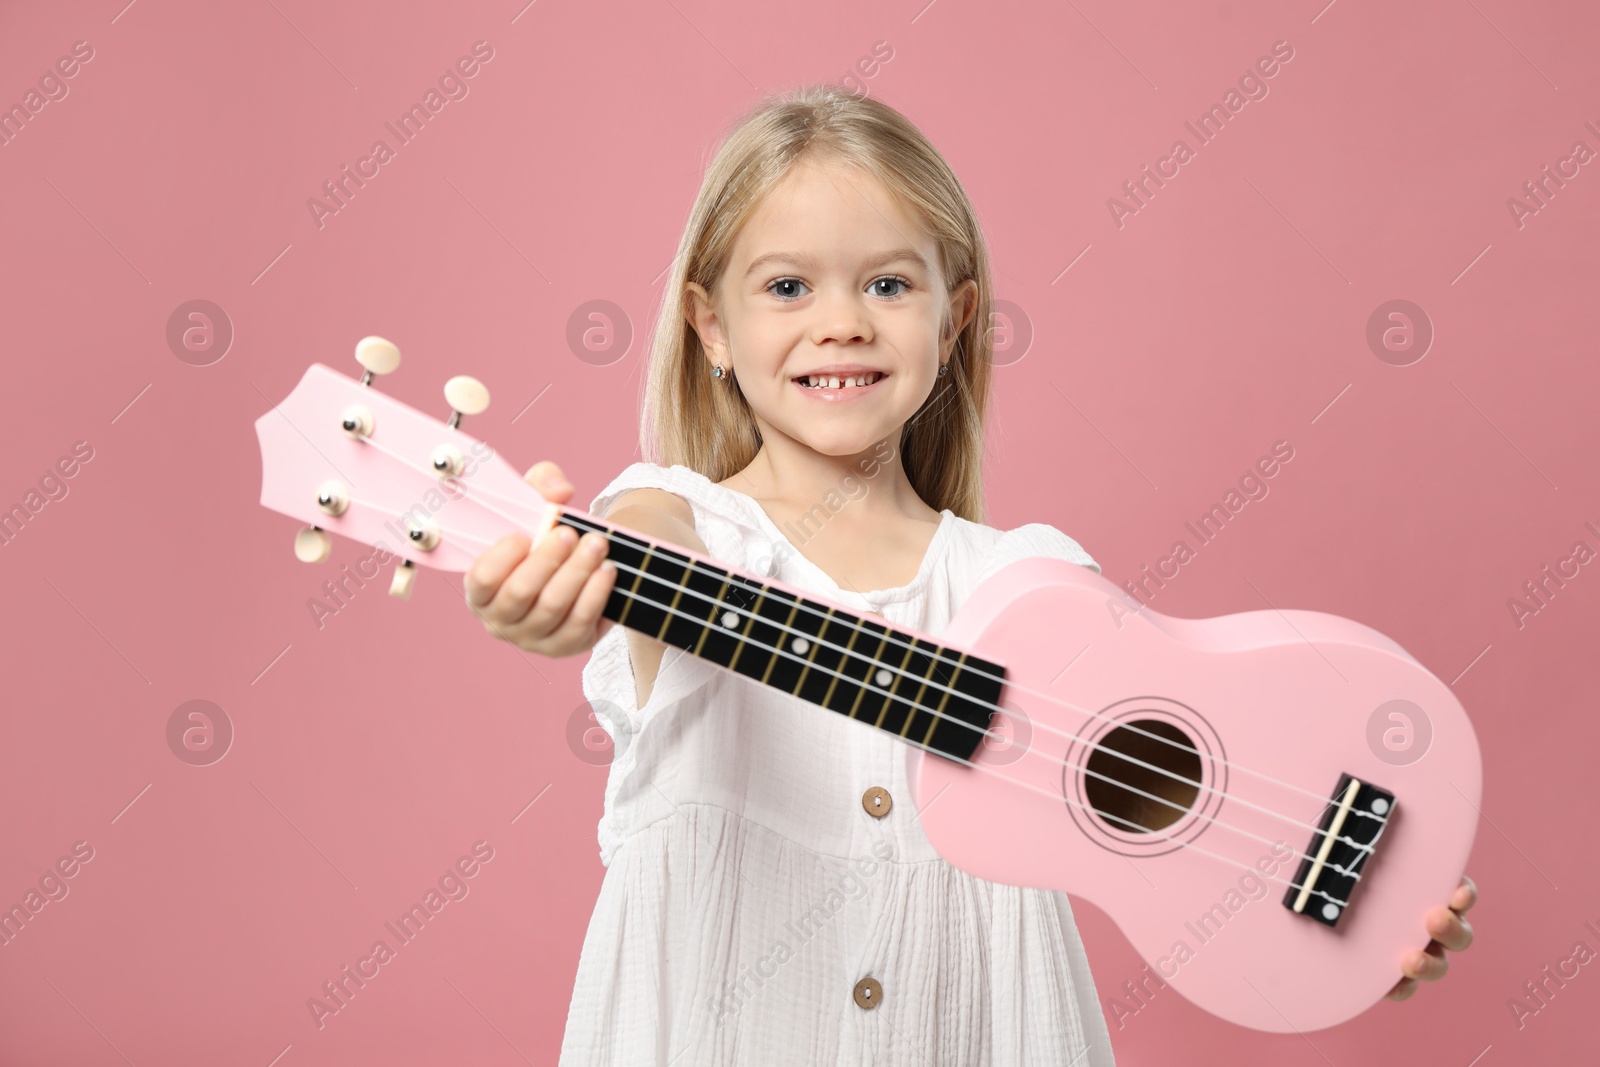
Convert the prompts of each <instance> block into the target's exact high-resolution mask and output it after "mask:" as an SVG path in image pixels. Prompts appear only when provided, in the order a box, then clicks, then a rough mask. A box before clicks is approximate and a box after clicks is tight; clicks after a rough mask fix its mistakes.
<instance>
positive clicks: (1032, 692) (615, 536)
mask: <svg viewBox="0 0 1600 1067" xmlns="http://www.w3.org/2000/svg"><path fill="white" fill-rule="evenodd" d="M366 440H367V441H368V442H369V443H374V444H375V442H372V441H371V438H366ZM379 447H380V448H381V447H382V446H379ZM384 451H385V452H387V453H388V454H389V455H391V456H392V457H393V458H394V459H396V460H397V461H399V462H401V463H404V464H406V465H408V466H412V467H413V468H414V469H418V470H420V471H421V472H422V473H425V474H429V473H430V472H428V470H427V469H426V468H417V467H416V465H415V464H411V463H410V461H409V460H406V459H404V458H403V457H401V456H398V455H395V454H394V453H393V452H390V451H389V450H387V449H384ZM430 477H436V476H435V475H432V474H430ZM459 484H460V485H462V487H463V488H465V489H466V490H467V492H468V494H469V495H470V494H471V493H479V494H481V495H483V496H490V497H493V498H495V499H496V500H500V501H502V502H504V503H506V504H508V505H511V506H513V507H522V508H525V507H528V506H529V505H528V504H526V503H524V502H523V501H520V500H516V499H514V498H511V497H507V496H504V495H503V494H500V493H496V492H494V491H493V490H491V489H487V488H483V487H480V486H467V485H466V484H465V483H459ZM478 503H479V504H480V505H481V506H482V507H484V508H487V509H488V510H490V511H493V512H495V513H496V514H497V515H500V516H501V517H502V518H504V519H506V520H508V521H510V522H514V523H519V524H525V523H526V522H527V520H526V519H518V518H516V517H515V516H512V515H507V514H505V513H504V512H502V511H499V510H498V509H496V508H494V507H493V506H491V505H489V504H487V503H484V502H483V501H481V500H480V501H478ZM556 506H557V507H561V505H556ZM561 510H562V512H563V515H564V517H565V518H566V519H567V521H569V522H571V523H572V524H574V526H577V525H579V524H582V525H583V526H584V527H585V528H586V529H587V530H588V531H590V532H595V533H600V534H602V535H603V536H605V537H606V538H607V539H608V540H624V541H625V543H629V544H630V547H633V548H636V549H638V548H646V547H649V546H648V545H647V544H646V543H645V542H642V541H641V540H640V539H639V538H636V537H633V536H631V535H628V534H625V533H622V532H620V531H616V530H614V529H611V528H607V527H605V526H602V525H600V524H599V523H598V522H591V521H590V520H587V519H583V518H580V517H578V516H577V515H574V514H571V513H569V512H568V511H567V510H566V509H565V508H564V507H562V508H561ZM474 540H478V539H476V538H474ZM480 543H483V542H481V541H480ZM612 562H613V563H615V562H616V561H615V560H613V561H612ZM629 569H630V570H632V568H629ZM634 573H637V572H634ZM646 577H648V578H650V579H651V580H652V581H656V582H662V579H660V578H657V577H656V576H654V575H648V574H647V575H646ZM662 584H666V583H662ZM686 591H687V592H689V593H691V594H693V595H695V596H698V597H700V598H701V599H703V600H712V601H713V602H715V601H714V599H713V598H710V597H707V596H705V595H704V594H702V593H699V592H697V591H696V590H692V589H689V590H686ZM746 591H753V590H749V589H748V588H747V589H746ZM799 607H801V608H802V609H803V610H804V611H806V612H808V613H809V614H811V615H814V616H817V617H819V618H826V616H824V615H823V613H821V612H819V611H817V610H816V609H815V608H813V607H811V606H810V605H808V604H803V603H802V604H799ZM696 621H697V622H698V621H699V620H696ZM780 629H781V627H780ZM888 636H889V642H890V644H891V645H892V647H895V648H901V649H906V650H908V651H910V650H912V646H911V645H908V644H905V643H904V642H903V641H900V640H899V639H898V638H897V637H896V636H895V635H894V633H893V631H892V630H891V631H890V633H889V635H888ZM816 640H819V641H820V642H821V643H822V644H825V645H827V646H828V647H830V648H833V649H835V650H837V651H840V652H846V653H847V654H849V652H848V650H846V649H843V648H841V647H840V646H839V645H837V644H834V643H833V642H831V641H827V640H825V639H822V638H817V639H816ZM931 658H933V659H934V660H935V661H936V662H938V663H940V664H942V665H946V666H953V664H951V663H950V662H949V661H948V660H947V659H945V657H944V656H943V655H937V654H936V655H933V656H932V657H931ZM886 666H887V665H886ZM888 669H889V670H892V671H895V672H896V673H901V674H903V673H904V672H902V671H900V670H899V668H895V667H889V668H888ZM961 669H963V670H966V671H967V672H968V673H969V674H972V675H975V676H977V677H979V678H986V679H988V680H990V681H998V682H1002V683H1003V684H1005V685H1006V686H1007V687H1008V688H1010V689H1011V690H1012V691H1013V692H1016V693H1025V694H1027V695H1029V696H1034V697H1038V698H1039V699H1041V700H1043V701H1045V702H1046V703H1049V704H1054V705H1056V706H1057V707H1063V708H1067V709H1068V710H1071V711H1076V712H1079V713H1081V714H1084V715H1087V716H1089V717H1090V718H1092V719H1096V720H1100V721H1104V722H1111V721H1112V720H1111V719H1110V718H1109V716H1105V715H1102V714H1100V713H1099V712H1095V711H1092V710H1090V709H1089V708H1084V707H1080V706H1078V705H1075V704H1072V703H1070V702H1068V701H1064V700H1061V699H1060V698H1057V697H1054V696H1051V695H1050V694H1048V693H1044V692H1042V691H1040V690H1037V689H1033V688H1031V687H1029V686H1025V685H1021V684H1020V683H1017V682H1015V681H1012V680H1010V679H1007V678H1005V677H1004V676H1003V675H999V676H997V675H994V674H991V673H990V672H988V671H985V670H983V669H981V668H976V667H962V668H961ZM919 680H921V679H919ZM928 684H931V685H933V686H935V687H936V688H939V689H944V690H945V691H946V692H949V693H954V690H951V689H949V688H948V687H946V686H943V685H940V684H939V683H937V682H932V681H931V680H929V682H928ZM955 695H959V694H955ZM1040 725H1041V726H1042V727H1043V728H1044V729H1045V730H1047V731H1049V732H1051V733H1055V734H1056V735H1057V736H1059V737H1061V738H1064V739H1066V740H1071V741H1082V738H1080V737H1078V736H1076V735H1068V734H1066V733H1064V732H1063V731H1061V730H1058V729H1056V728H1054V727H1051V726H1049V725H1048V724H1040ZM1119 725H1120V726H1121V728H1122V729H1124V730H1126V731H1128V732H1129V733H1133V734H1137V735H1139V736H1142V737H1145V738H1147V739H1149V740H1151V741H1155V742H1158V743H1160V744H1163V745H1167V746H1169V747H1172V748H1177V749H1182V750H1184V751H1192V750H1191V749H1190V748H1189V746H1187V745H1184V744H1183V743H1182V742H1180V741H1174V740H1172V739H1171V738H1168V737H1163V736H1161V735H1160V734H1156V733H1152V732H1151V731H1148V730H1144V729H1141V728H1140V727H1137V726H1133V725H1131V724H1126V723H1124V724H1119ZM1107 751H1111V750H1109V749H1108V750H1107ZM1118 755H1121V754H1120V753H1118ZM1123 758H1124V759H1128V760H1129V761H1131V762H1139V761H1136V760H1133V759H1132V757H1127V756H1124V757H1123ZM1205 758H1206V759H1208V760H1210V761H1211V762H1213V763H1215V764H1220V765H1221V766H1224V767H1228V768H1230V769H1232V770H1236V771H1239V772H1241V773H1243V774H1248V775H1250V776H1251V777H1253V778H1257V779H1260V780H1261V781H1264V782H1268V783H1270V784H1272V785H1276V786H1279V787H1281V788H1283V789H1287V790H1290V791H1292V792H1296V793H1300V794H1301V795H1303V796H1306V797H1310V798H1311V799H1313V800H1317V801H1320V802H1322V803H1323V804H1327V803H1330V801H1329V799H1328V798H1327V797H1324V796H1320V795H1319V794H1317V793H1315V792H1313V791H1312V790H1309V789H1305V788H1303V787H1301V786H1297V785H1294V784H1292V783H1290V782H1285V781H1281V780H1280V779H1277V778H1274V777H1272V776H1271V775H1269V774H1264V773H1262V772H1260V771H1256V770H1252V769H1251V768H1249V767H1243V766H1240V765H1237V764H1234V763H1231V762H1230V761H1228V760H1226V759H1223V758H1221V757H1219V756H1211V755H1207V756H1206V757H1205ZM1140 766H1143V767H1145V768H1147V769H1149V770H1153V771H1156V772H1157V773H1160V774H1163V775H1166V776H1167V777H1170V778H1176V779H1178V780H1180V781H1183V782H1191V781H1192V779H1188V778H1183V777H1182V776H1180V775H1176V774H1173V773H1172V772H1169V771H1166V770H1163V769H1162V768H1159V767H1154V766H1152V765H1150V764H1147V763H1140ZM1207 788H1209V787H1207ZM1239 803H1243V804H1249V802H1248V801H1242V800H1241V801H1239ZM1251 806H1254V805H1251ZM1261 810H1266V809H1261ZM1268 814H1277V813H1276V812H1268ZM1350 814H1352V815H1357V816H1360V817H1362V818H1367V819H1378V820H1380V821H1381V819H1382V816H1378V815H1374V814H1373V813H1371V812H1366V811H1352V812H1351V813H1350Z"/></svg>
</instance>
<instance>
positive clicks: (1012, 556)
mask: <svg viewBox="0 0 1600 1067" xmlns="http://www.w3.org/2000/svg"><path fill="white" fill-rule="evenodd" d="M1035 556H1046V557H1048V558H1050V559H1064V560H1067V561H1068V562H1069V563H1078V564H1081V565H1082V566H1085V567H1088V568H1089V569H1090V570H1092V571H1094V572H1095V573H1096V574H1099V573H1101V571H1100V564H1098V563H1096V562H1095V561H1094V558H1093V557H1092V556H1090V555H1089V553H1087V552H1085V551H1084V550H1083V546H1082V545H1080V544H1078V542H1076V541H1074V540H1073V539H1072V538H1070V537H1068V536H1067V535H1066V534H1064V533H1062V532H1061V531H1060V530H1058V529H1056V528H1055V527H1054V526H1051V525H1049V524H1048V523H1043V522H1030V523H1028V524H1027V525H1026V526H1018V527H1017V528H1016V529H1015V530H1007V531H1006V532H1005V533H1003V534H1001V535H1000V536H999V538H998V539H996V541H995V543H994V546H993V547H992V548H990V549H989V553H988V556H987V558H986V559H985V561H984V566H983V571H982V573H981V574H980V575H979V577H978V583H979V584H980V585H981V584H982V583H983V582H984V581H985V580H987V579H988V578H989V577H990V576H992V575H993V574H995V573H996V572H997V571H999V570H1000V569H1001V568H1002V567H1005V566H1006V565H1007V564H1010V563H1015V562H1016V561H1017V560H1019V559H1029V558H1031V557H1035Z"/></svg>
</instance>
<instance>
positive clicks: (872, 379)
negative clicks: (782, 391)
mask: <svg viewBox="0 0 1600 1067" xmlns="http://www.w3.org/2000/svg"><path fill="white" fill-rule="evenodd" d="M886 377H887V375H885V374H882V373H879V372H877V371H873V372H872V373H870V374H847V375H843V376H840V375H837V374H833V375H828V374H823V375H808V374H802V375H801V376H800V377H798V378H795V379H793V380H794V382H795V384H796V385H798V386H800V388H802V389H841V390H842V389H863V388H865V387H867V386H869V385H873V384H876V383H877V382H879V381H882V380H883V379H884V378H886Z"/></svg>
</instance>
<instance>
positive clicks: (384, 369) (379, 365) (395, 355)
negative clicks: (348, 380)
mask: <svg viewBox="0 0 1600 1067" xmlns="http://www.w3.org/2000/svg"><path fill="white" fill-rule="evenodd" d="M356 362H357V363H359V364H361V365H362V366H363V367H365V368H367V370H366V373H365V374H363V375H362V376H361V384H362V385H371V384H372V376H373V375H374V374H389V373H391V372H392V371H393V370H394V369H395V368H396V367H398V366H400V349H398V348H396V347H395V344H394V342H393V341H387V340H384V339H383V338H382V337H363V338H362V339H361V340H359V341H357V342H356Z"/></svg>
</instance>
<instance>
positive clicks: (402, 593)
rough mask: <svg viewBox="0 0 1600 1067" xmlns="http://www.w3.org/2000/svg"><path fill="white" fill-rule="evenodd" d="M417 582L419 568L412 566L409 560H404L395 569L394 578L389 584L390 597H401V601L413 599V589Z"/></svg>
mask: <svg viewBox="0 0 1600 1067" xmlns="http://www.w3.org/2000/svg"><path fill="white" fill-rule="evenodd" d="M416 581H417V568H416V567H414V566H412V565H411V561H410V560H409V559H403V560H401V561H400V564H399V565H398V566H397V567H395V569H394V578H393V579H391V580H390V582H389V595H390V596H392V597H399V598H400V599H401V600H410V599H411V587H412V586H413V585H415V584H416Z"/></svg>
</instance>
